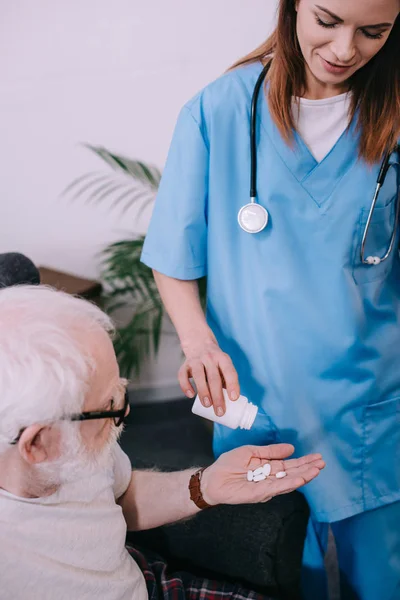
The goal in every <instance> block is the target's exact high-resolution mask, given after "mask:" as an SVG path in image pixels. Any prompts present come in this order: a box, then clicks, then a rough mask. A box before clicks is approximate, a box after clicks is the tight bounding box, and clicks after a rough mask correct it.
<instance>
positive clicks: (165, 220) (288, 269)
mask: <svg viewBox="0 0 400 600" xmlns="http://www.w3.org/2000/svg"><path fill="white" fill-rule="evenodd" d="M399 11H400V0H379V1H377V0H351V2H349V1H348V0H316V1H314V0H298V1H297V2H295V0H281V1H280V8H279V18H278V25H277V29H276V31H275V32H274V33H273V34H272V36H271V37H270V38H269V39H268V40H267V41H266V42H265V43H264V44H262V45H261V46H260V47H259V48H257V49H256V50H255V51H254V52H252V53H251V54H250V55H248V56H246V57H245V58H244V59H242V60H241V61H240V62H239V63H238V64H237V65H235V66H234V68H232V69H231V70H230V71H229V72H228V73H226V74H225V75H223V76H222V77H220V78H219V79H218V80H217V81H214V82H213V83H211V84H210V85H208V86H207V87H206V88H205V89H203V90H202V91H201V92H200V93H198V94H197V95H196V96H195V97H194V98H193V99H192V100H190V101H189V102H188V103H187V104H186V105H185V106H184V107H183V109H182V111H181V113H180V116H179V119H178V123H177V125H176V129H175V133H174V137H173V141H172V145H171V148H170V152H169V155H168V159H167V164H166V167H165V171H164V174H163V178H162V181H161V186H160V189H159V194H158V198H157V200H156V204H155V209H154V213H153V217H152V221H151V224H150V228H149V231H148V234H147V238H146V241H145V245H144V249H143V256H142V260H143V262H144V263H145V264H147V265H148V266H149V267H151V268H152V269H153V270H154V274H155V278H156V282H157V285H158V287H159V290H160V293H161V296H162V298H163V301H164V303H165V306H166V309H167V311H168V313H169V314H170V316H171V319H172V321H173V323H174V325H175V327H176V330H177V332H178V335H179V338H180V341H181V344H182V348H183V351H184V354H185V357H186V360H185V362H184V364H183V366H182V368H181V369H180V373H179V380H180V384H181V386H182V389H183V391H184V392H185V393H186V395H187V396H188V397H193V396H194V387H193V386H192V384H191V380H194V383H195V385H196V388H197V390H198V392H199V394H200V396H201V398H202V402H203V403H204V404H205V405H209V406H210V405H211V404H213V405H214V409H215V411H216V412H217V413H221V411H223V410H224V406H223V398H222V387H226V388H227V390H228V392H229V394H230V396H231V397H232V398H233V399H234V398H237V397H238V395H239V391H240V392H241V393H243V394H244V395H246V396H247V397H248V398H249V399H250V400H251V402H255V403H257V404H258V405H259V407H260V410H259V417H258V419H257V420H256V423H255V425H254V426H253V428H252V429H251V430H250V431H243V430H239V431H237V430H235V431H233V430H229V429H226V428H223V427H220V426H216V427H215V437H214V450H215V454H216V455H217V456H218V455H219V454H221V453H222V452H224V451H226V450H229V449H231V448H234V447H236V446H240V445H243V444H246V443H254V444H265V443H268V442H276V441H283V442H289V443H293V444H294V445H295V447H296V450H297V453H298V454H299V455H301V454H307V453H310V452H321V453H322V455H323V456H324V459H325V460H326V463H327V467H326V470H325V472H324V473H323V474H322V475H321V476H320V477H319V478H318V480H316V481H315V482H313V483H311V484H310V485H308V486H306V487H305V488H304V493H305V495H306V497H307V500H308V502H309V504H310V507H311V512H312V518H311V520H310V526H309V532H308V536H307V541H306V546H305V551H304V573H303V584H304V597H305V598H306V599H307V600H326V598H327V590H326V578H325V574H324V564H323V556H324V552H325V549H326V543H327V533H328V525H329V524H330V525H331V527H332V530H333V533H334V536H335V539H336V544H337V551H338V557H339V566H340V574H341V588H342V600H350V599H351V600H353V599H357V600H399V599H400V259H399V253H398V236H397V229H395V216H396V207H397V197H398V193H399V183H400V174H399V168H398V165H397V164H396V163H398V161H399V157H398V155H397V153H396V152H393V153H392V154H391V156H390V165H391V166H390V168H389V170H388V172H387V176H386V179H385V183H384V185H383V186H382V188H381V190H380V194H379V197H378V200H377V203H376V206H375V209H374V211H373V214H372V217H371V219H370V222H369V227H368V235H367V238H366V240H365V244H362V241H363V235H364V231H365V226H366V223H367V221H368V215H369V212H370V207H371V201H372V198H373V196H374V191H375V187H376V180H377V176H378V172H379V167H380V164H381V161H382V159H383V157H384V155H385V152H387V151H392V150H394V149H395V147H396V144H397V142H398V140H399V137H400V17H399ZM268 63H269V64H270V69H269V71H268V74H267V77H266V83H265V86H264V87H263V88H262V89H261V93H260V95H259V99H258V103H257V106H256V117H257V120H256V131H255V134H256V152H257V167H258V169H257V181H256V184H257V202H258V203H259V204H260V205H261V206H262V207H264V208H265V209H266V210H267V211H268V214H269V220H268V224H267V226H266V227H265V228H264V229H263V230H262V231H260V232H259V233H256V234H252V233H248V232H246V231H244V230H243V229H242V228H241V227H240V225H239V223H238V213H239V211H240V209H241V207H242V206H243V205H244V204H247V203H248V202H249V181H250V115H251V99H252V94H253V90H254V86H255V84H256V82H257V80H258V78H259V76H260V73H261V71H262V69H263V67H264V65H266V64H268ZM393 231H396V239H395V246H394V250H393V251H392V252H391V253H390V254H389V256H388V257H387V258H386V260H383V261H381V262H380V263H379V264H373V263H372V264H366V263H365V262H364V260H362V257H361V254H362V253H361V247H362V246H363V251H364V252H363V256H365V257H368V256H376V257H378V258H380V257H384V255H385V253H386V251H387V248H388V246H389V243H390V239H391V235H392V232H393ZM364 246H365V247H364ZM373 262H375V263H377V262H378V261H376V260H375V261H373ZM205 275H207V295H208V303H207V315H206V318H205V317H204V314H203V311H202V309H201V306H200V302H199V297H198V284H197V280H198V279H199V278H201V277H203V276H205ZM239 382H240V390H239Z"/></svg>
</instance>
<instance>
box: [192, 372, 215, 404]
mask: <svg viewBox="0 0 400 600" xmlns="http://www.w3.org/2000/svg"><path fill="white" fill-rule="evenodd" d="M191 369H192V377H193V379H194V382H195V384H196V388H197V393H198V395H199V398H200V402H201V403H202V405H203V406H206V407H208V406H211V394H210V390H209V389H208V385H207V380H206V372H205V370H204V365H203V363H201V362H200V361H196V362H195V363H193V364H192V365H191Z"/></svg>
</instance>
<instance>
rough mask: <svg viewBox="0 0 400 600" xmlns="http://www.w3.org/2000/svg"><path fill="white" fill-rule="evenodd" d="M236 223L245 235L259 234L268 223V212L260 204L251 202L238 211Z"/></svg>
mask: <svg viewBox="0 0 400 600" xmlns="http://www.w3.org/2000/svg"><path fill="white" fill-rule="evenodd" d="M238 221H239V225H240V227H241V228H242V229H243V231H246V232H247V233H259V232H260V231H262V230H263V229H264V228H265V227H266V225H267V223H268V212H267V211H266V210H265V208H264V207H263V206H261V205H260V204H256V203H255V202H252V203H250V204H246V205H245V206H243V207H242V208H241V209H240V211H239V214H238Z"/></svg>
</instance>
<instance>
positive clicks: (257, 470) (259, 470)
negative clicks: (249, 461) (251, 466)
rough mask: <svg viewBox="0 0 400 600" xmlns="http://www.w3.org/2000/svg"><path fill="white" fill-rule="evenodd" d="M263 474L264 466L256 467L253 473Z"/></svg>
mask: <svg viewBox="0 0 400 600" xmlns="http://www.w3.org/2000/svg"><path fill="white" fill-rule="evenodd" d="M263 474H264V468H263V467H260V468H259V469H256V470H255V471H254V475H255V476H256V477H257V475H263Z"/></svg>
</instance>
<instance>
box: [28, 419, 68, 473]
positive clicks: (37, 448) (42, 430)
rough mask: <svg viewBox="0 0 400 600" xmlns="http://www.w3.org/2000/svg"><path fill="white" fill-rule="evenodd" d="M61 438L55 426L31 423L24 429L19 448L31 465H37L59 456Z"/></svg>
mask: <svg viewBox="0 0 400 600" xmlns="http://www.w3.org/2000/svg"><path fill="white" fill-rule="evenodd" d="M59 440H60V436H59V432H56V431H55V429H54V427H50V426H44V425H31V426H30V427H27V428H26V429H25V430H24V431H23V433H22V435H21V437H20V439H19V442H18V449H19V452H20V454H21V456H22V458H23V459H24V460H25V461H26V462H27V463H28V464H29V465H37V464H40V463H42V462H45V461H47V460H55V459H56V458H58V456H59Z"/></svg>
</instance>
